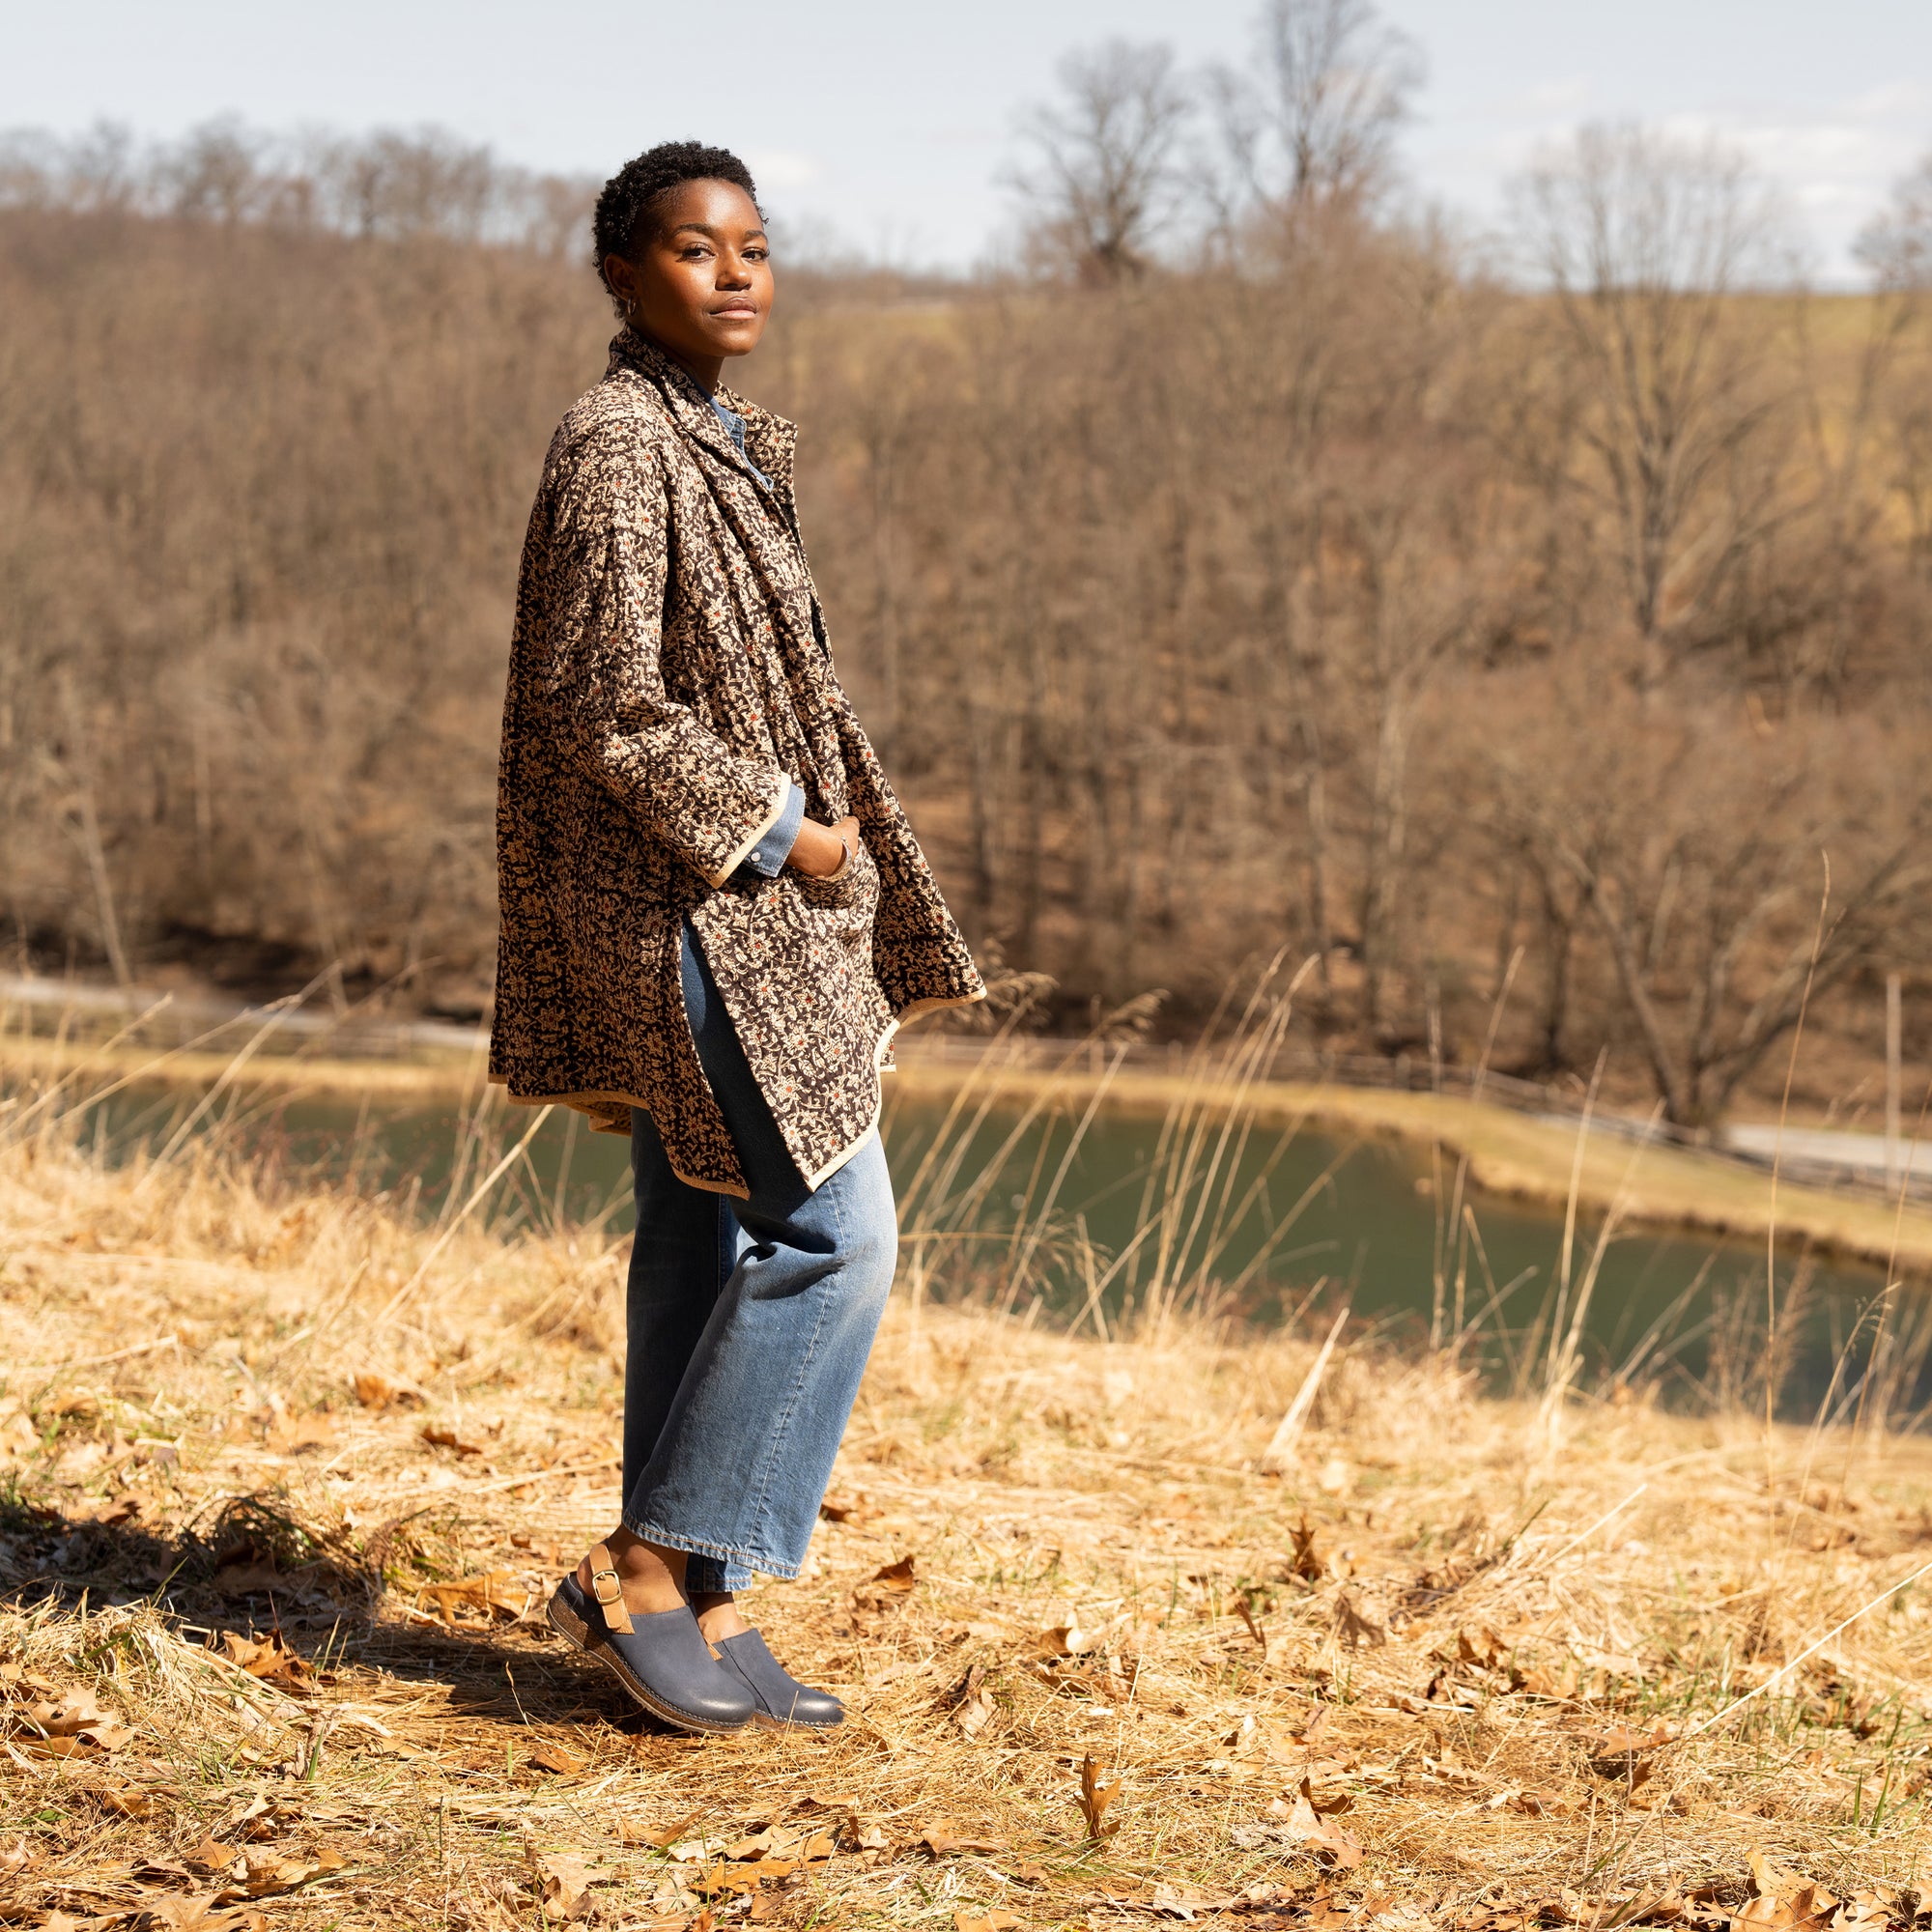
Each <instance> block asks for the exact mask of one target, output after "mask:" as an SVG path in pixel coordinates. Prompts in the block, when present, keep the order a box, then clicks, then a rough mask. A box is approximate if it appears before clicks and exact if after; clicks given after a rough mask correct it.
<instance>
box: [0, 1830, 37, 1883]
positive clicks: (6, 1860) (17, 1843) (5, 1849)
mask: <svg viewBox="0 0 1932 1932" xmlns="http://www.w3.org/2000/svg"><path fill="white" fill-rule="evenodd" d="M33 1861H34V1848H33V1846H32V1845H30V1844H29V1843H28V1842H27V1840H26V1839H25V1838H9V1839H8V1840H7V1841H6V1842H5V1843H4V1844H0V1878H12V1877H13V1876H14V1873H15V1872H23V1871H25V1870H26V1869H27V1867H28V1866H29V1865H30V1864H32V1863H33Z"/></svg>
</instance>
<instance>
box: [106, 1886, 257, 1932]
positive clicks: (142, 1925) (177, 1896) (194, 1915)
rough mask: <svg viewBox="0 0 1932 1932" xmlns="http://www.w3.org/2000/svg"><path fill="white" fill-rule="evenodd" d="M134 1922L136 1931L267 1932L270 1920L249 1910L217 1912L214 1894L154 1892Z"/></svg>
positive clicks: (138, 1912) (136, 1914) (133, 1929)
mask: <svg viewBox="0 0 1932 1932" xmlns="http://www.w3.org/2000/svg"><path fill="white" fill-rule="evenodd" d="M130 1923H131V1925H132V1932H266V1928H267V1926H268V1923H269V1921H268V1920H267V1919H266V1918H264V1917H263V1916H262V1915H261V1913H259V1912H251V1911H248V1910H246V1909H243V1910H241V1911H229V1912H224V1911H219V1910H217V1909H216V1907H215V1897H214V1894H213V1892H209V1893H206V1894H204V1895H195V1894H192V1893H189V1894H184V1893H181V1892H150V1893H148V1894H147V1896H146V1897H144V1898H143V1899H142V1900H141V1901H140V1904H139V1906H138V1908H137V1910H136V1912H135V1914H134V1917H133V1918H132V1920H131V1921H130Z"/></svg>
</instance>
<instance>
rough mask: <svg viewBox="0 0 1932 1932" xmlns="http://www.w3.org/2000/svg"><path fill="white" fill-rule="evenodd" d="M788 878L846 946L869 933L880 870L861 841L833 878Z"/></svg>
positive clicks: (797, 874)
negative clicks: (825, 919)
mask: <svg viewBox="0 0 1932 1932" xmlns="http://www.w3.org/2000/svg"><path fill="white" fill-rule="evenodd" d="M788 876H789V878H790V879H791V881H792V884H793V888H794V890H795V891H796V892H797V894H798V896H799V898H800V899H801V900H802V901H803V902H804V903H805V904H806V905H807V906H809V907H810V909H811V910H812V911H813V912H818V913H823V914H825V915H826V916H827V919H828V922H829V923H832V924H833V925H834V926H835V927H836V929H837V930H838V936H839V938H841V939H843V940H844V941H845V942H846V944H848V945H854V946H856V945H857V944H858V942H859V941H860V940H861V939H863V938H864V937H865V936H866V934H867V932H869V931H870V930H871V925H872V916H873V915H874V914H875V913H876V912H877V911H878V909H879V868H878V867H877V866H876V865H875V864H874V863H873V860H872V854H871V852H870V850H869V849H868V848H867V844H866V841H865V839H864V838H861V839H860V840H859V845H858V849H857V850H856V851H855V852H854V853H853V854H852V856H851V858H849V859H848V860H847V861H846V862H845V865H844V867H842V869H841V870H839V871H838V873H837V874H836V875H835V876H834V877H832V878H829V879H815V878H813V877H812V876H811V874H810V872H792V873H790V874H788Z"/></svg>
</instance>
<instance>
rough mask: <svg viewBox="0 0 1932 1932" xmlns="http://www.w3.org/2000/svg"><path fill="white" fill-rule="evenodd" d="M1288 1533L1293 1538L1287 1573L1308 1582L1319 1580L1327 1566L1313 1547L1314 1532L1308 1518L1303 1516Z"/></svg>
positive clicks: (1326, 1571) (1325, 1573) (1319, 1552)
mask: <svg viewBox="0 0 1932 1932" xmlns="http://www.w3.org/2000/svg"><path fill="white" fill-rule="evenodd" d="M1288 1533H1289V1535H1290V1536H1291V1537H1293V1539H1294V1554H1293V1556H1292V1557H1290V1558H1289V1564H1288V1570H1289V1575H1290V1576H1292V1577H1300V1578H1301V1579H1302V1580H1303V1581H1304V1582H1308V1583H1319V1582H1321V1579H1322V1577H1324V1576H1326V1575H1327V1574H1328V1566H1327V1564H1326V1563H1324V1562H1323V1561H1322V1560H1321V1551H1320V1550H1318V1549H1317V1548H1316V1547H1315V1532H1314V1530H1312V1529H1311V1528H1310V1527H1309V1526H1308V1519H1307V1518H1306V1517H1305V1516H1304V1517H1303V1518H1302V1519H1301V1520H1300V1521H1299V1522H1298V1523H1296V1524H1294V1525H1293V1527H1292V1528H1291V1529H1290V1530H1289V1532H1288Z"/></svg>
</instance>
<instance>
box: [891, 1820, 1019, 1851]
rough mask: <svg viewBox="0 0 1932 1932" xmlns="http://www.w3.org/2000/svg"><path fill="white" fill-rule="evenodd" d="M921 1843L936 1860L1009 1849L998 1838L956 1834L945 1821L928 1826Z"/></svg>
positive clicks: (949, 1823) (921, 1836) (922, 1835)
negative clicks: (967, 1853)
mask: <svg viewBox="0 0 1932 1932" xmlns="http://www.w3.org/2000/svg"><path fill="white" fill-rule="evenodd" d="M919 1841H920V1843H921V1844H923V1846H924V1847H925V1848H926V1850H927V1851H929V1852H930V1853H931V1854H932V1856H933V1857H934V1858H936V1859H944V1858H950V1857H952V1854H953V1853H955V1852H1004V1851H1005V1850H1006V1849H1007V1848H1006V1846H1005V1844H1004V1843H1003V1842H1002V1841H1001V1840H1000V1839H998V1838H969V1837H966V1836H964V1835H963V1834H961V1833H958V1832H955V1831H954V1830H953V1828H952V1824H951V1822H950V1821H948V1820H945V1819H940V1820H936V1821H935V1822H934V1823H932V1824H930V1825H928V1826H927V1827H926V1828H925V1830H924V1831H923V1832H922V1833H920V1834H919ZM861 1842H863V1839H862V1841H861Z"/></svg>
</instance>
